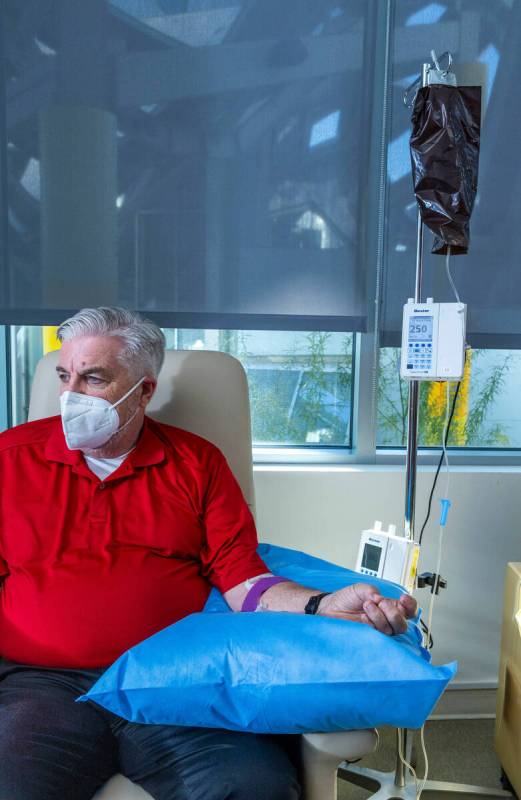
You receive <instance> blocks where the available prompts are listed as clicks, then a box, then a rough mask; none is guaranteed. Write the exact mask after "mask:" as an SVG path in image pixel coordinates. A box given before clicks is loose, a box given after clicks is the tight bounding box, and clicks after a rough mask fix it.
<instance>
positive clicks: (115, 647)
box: [0, 417, 267, 668]
mask: <svg viewBox="0 0 521 800" xmlns="http://www.w3.org/2000/svg"><path fill="white" fill-rule="evenodd" d="M0 480H1V484H0V485H1V501H0V502H1V510H0V580H1V579H2V577H3V576H4V575H5V576H6V577H5V579H4V581H3V585H2V588H1V590H0V654H1V655H2V656H4V657H5V658H7V659H10V660H13V661H19V662H22V663H26V664H35V665H42V666H55V667H78V668H81V667H84V668H89V667H92V668H93V667H104V666H106V665H108V664H110V663H111V662H112V661H114V659H116V658H117V657H118V656H119V655H120V654H121V653H122V652H124V651H125V650H126V649H127V648H129V647H132V645H134V644H136V643H137V642H140V641H142V640H143V639H145V638H146V637H147V636H150V635H152V634H153V633H155V632H156V631H158V630H160V629H161V628H164V627H166V626H167V625H170V624H171V623H172V622H175V621H176V620H178V619H180V618H181V617H184V616H186V615H187V614H191V613H192V612H194V611H200V610H201V609H202V607H203V606H204V603H205V602H206V599H207V597H208V594H209V591H210V588H211V584H213V585H215V586H217V588H218V589H220V591H221V592H225V591H227V590H228V589H231V588H232V587H233V586H236V585H237V584H239V583H241V582H242V581H244V580H246V579H247V578H249V577H253V576H255V575H259V574H260V573H262V572H266V571H267V567H266V566H265V564H264V563H263V561H262V560H261V559H260V558H259V556H258V555H257V554H256V546H257V536H256V532H255V525H254V522H253V518H252V515H251V513H250V511H249V509H248V506H247V505H246V502H245V500H244V498H243V495H242V493H241V490H240V488H239V486H238V484H237V482H236V480H235V478H234V477H233V475H232V473H231V471H230V468H229V467H228V465H227V463H226V460H225V459H224V456H223V455H222V453H221V452H220V451H219V450H218V449H217V448H216V447H214V446H213V445H212V444H210V443H209V442H207V441H205V440H204V439H201V438H200V437H199V436H195V435H194V434H192V433H188V432H187V431H183V430H181V429H179V428H174V427H171V426H169V425H162V424H160V423H158V422H154V421H153V420H151V419H148V418H146V419H145V424H144V427H143V430H142V432H141V436H140V438H139V441H138V443H137V446H136V448H135V449H134V450H133V451H132V452H131V453H130V455H129V456H127V458H126V459H125V461H124V462H123V463H122V464H121V465H120V466H119V467H118V469H117V470H116V471H115V472H113V473H112V475H110V476H109V477H108V478H106V479H105V480H104V481H100V480H99V478H98V477H96V475H94V473H92V472H91V471H90V470H89V468H88V467H87V465H86V463H85V461H84V459H83V456H82V454H81V452H80V451H78V450H69V449H68V448H67V446H66V444H65V440H64V437H63V433H62V427H61V420H60V418H59V417H51V418H49V419H44V420H39V421H37V422H30V423H27V424H26V425H20V426H18V427H16V428H12V429H11V430H8V431H5V432H4V433H2V434H0Z"/></svg>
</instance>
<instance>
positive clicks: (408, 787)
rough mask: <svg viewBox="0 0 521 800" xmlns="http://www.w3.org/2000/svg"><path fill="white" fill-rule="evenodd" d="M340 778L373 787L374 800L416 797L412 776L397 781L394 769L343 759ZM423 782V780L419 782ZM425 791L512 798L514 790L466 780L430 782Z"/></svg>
mask: <svg viewBox="0 0 521 800" xmlns="http://www.w3.org/2000/svg"><path fill="white" fill-rule="evenodd" d="M338 777H339V778H340V779H341V780H345V781H349V783H353V784H355V785H356V786H361V787H362V788H364V789H368V790H369V791H371V790H374V791H373V794H372V795H371V800H391V798H399V800H416V786H415V783H414V780H413V779H412V777H411V776H410V775H407V776H406V777H405V781H404V786H398V784H397V783H396V773H395V772H381V771H380V770H376V769H368V768H367V767H357V766H355V765H354V764H349V763H348V762H347V761H344V762H343V763H342V764H341V765H340V767H339V769H338ZM419 783H420V782H419ZM426 792H437V793H439V794H447V795H451V794H457V795H470V796H472V797H474V796H476V795H477V796H481V797H503V798H513V797H514V795H513V794H511V792H506V791H505V790H504V789H490V788H486V787H484V786H473V785H472V784H467V783H452V782H450V781H429V780H428V781H427V782H426V784H425V788H424V790H423V792H422V797H423V795H424V794H425V793H426Z"/></svg>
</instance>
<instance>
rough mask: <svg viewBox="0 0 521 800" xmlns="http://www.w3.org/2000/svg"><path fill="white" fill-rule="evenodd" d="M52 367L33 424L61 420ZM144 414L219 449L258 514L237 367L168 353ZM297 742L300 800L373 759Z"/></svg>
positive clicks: (126, 785)
mask: <svg viewBox="0 0 521 800" xmlns="http://www.w3.org/2000/svg"><path fill="white" fill-rule="evenodd" d="M57 359H58V353H56V352H55V353H49V354H48V355H46V356H44V357H43V358H42V359H41V361H40V362H39V364H38V366H37V368H36V373H35V376H34V380H33V386H32V391H31V401H30V407H29V419H30V420H33V419H41V418H42V417H48V416H52V415H54V414H59V401H58V380H57V378H56V374H55V366H56V363H57ZM147 413H148V414H149V415H150V416H151V417H153V418H154V419H157V420H159V421H160V422H165V423H168V424H170V425H177V426H178V427H180V428H185V429H186V430H189V431H192V432H194V433H197V434H199V435H200V436H203V437H204V438H205V439H208V440H209V441H211V442H213V443H214V444H216V445H217V447H219V448H220V450H221V451H222V452H223V453H224V455H225V456H226V458H227V459H228V463H229V464H230V467H231V469H232V471H233V473H234V474H235V477H236V478H237V480H238V482H239V484H240V486H241V488H242V491H243V493H244V496H245V498H246V501H247V502H248V505H249V506H250V508H251V509H252V511H254V510H255V509H254V505H255V501H254V489H253V469H252V452H251V427H250V408H249V399H248V385H247V380H246V375H245V372H244V370H243V368H242V365H241V364H240V362H239V361H237V359H235V358H232V357H231V356H229V355H226V354H224V353H219V352H205V351H176V350H169V351H167V353H166V358H165V364H164V366H163V369H162V371H161V375H160V377H159V382H158V386H157V390H156V393H155V395H154V397H153V398H152V401H151V403H150V405H149V407H148V410H147ZM301 742H302V762H303V776H302V777H303V783H304V798H305V800H336V797H337V789H336V779H337V770H338V767H339V766H340V765H341V764H342V763H343V762H345V761H348V762H350V761H357V760H358V759H359V758H361V757H362V756H364V755H367V754H368V753H371V752H372V751H373V750H374V749H375V747H376V744H377V732H376V731H375V730H373V729H371V730H362V731H345V732H340V733H326V734H322V733H311V734H305V735H303V736H302V737H301ZM147 798H148V800H151V796H150V795H149V794H148V793H147V792H145V791H144V790H143V789H142V788H141V787H140V786H137V785H136V784H133V783H131V782H130V781H129V780H128V779H127V778H125V777H123V776H122V775H115V776H114V777H113V778H111V779H110V780H109V781H108V782H107V783H106V784H105V786H104V787H103V788H102V789H100V790H99V791H98V792H97V793H96V795H95V800H147ZM93 800H94V798H93Z"/></svg>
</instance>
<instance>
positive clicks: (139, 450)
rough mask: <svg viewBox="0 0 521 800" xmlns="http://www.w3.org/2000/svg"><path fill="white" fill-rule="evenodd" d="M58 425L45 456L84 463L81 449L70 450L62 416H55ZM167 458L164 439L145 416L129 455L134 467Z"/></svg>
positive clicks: (77, 464) (60, 460)
mask: <svg viewBox="0 0 521 800" xmlns="http://www.w3.org/2000/svg"><path fill="white" fill-rule="evenodd" d="M55 420H56V425H55V426H54V430H53V431H52V433H51V435H50V436H49V438H48V439H47V442H46V444H45V456H46V458H47V459H48V460H49V461H59V462H60V463H62V464H71V465H72V466H79V465H80V464H84V463H85V462H84V460H83V453H82V452H81V450H69V448H68V447H67V444H66V442H65V436H64V435H63V428H62V426H61V418H60V417H59V416H58V417H55ZM164 459H165V448H164V445H163V442H162V440H161V439H160V438H159V436H158V435H157V433H156V432H155V431H154V429H153V423H152V424H151V420H150V419H149V418H148V417H145V419H144V422H143V427H142V428H141V433H140V435H139V439H138V440H137V444H136V446H135V448H134V449H133V450H132V452H131V453H130V456H129V462H130V464H131V465H132V467H148V466H150V465H152V464H159V463H161V461H164Z"/></svg>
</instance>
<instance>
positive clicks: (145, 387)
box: [139, 377, 157, 408]
mask: <svg viewBox="0 0 521 800" xmlns="http://www.w3.org/2000/svg"><path fill="white" fill-rule="evenodd" d="M156 386H157V381H156V380H154V378H149V377H146V378H145V380H144V381H143V383H142V384H141V397H140V399H139V405H140V406H141V408H146V407H147V405H148V404H149V403H150V401H151V399H152V395H153V394H154V392H155V390H156Z"/></svg>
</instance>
